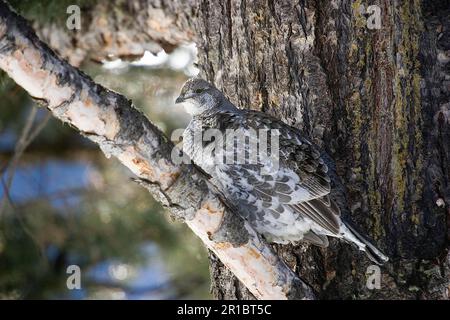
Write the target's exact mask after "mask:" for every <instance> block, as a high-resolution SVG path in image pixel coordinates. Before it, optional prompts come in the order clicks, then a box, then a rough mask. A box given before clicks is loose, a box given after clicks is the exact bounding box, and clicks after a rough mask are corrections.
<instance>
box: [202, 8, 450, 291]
mask: <svg viewBox="0 0 450 320" xmlns="http://www.w3.org/2000/svg"><path fill="white" fill-rule="evenodd" d="M371 4H375V5H378V6H379V8H380V9H381V15H380V17H381V28H380V29H369V28H368V19H370V12H369V14H366V12H367V8H368V6H369V5H371ZM199 16H200V17H199V18H198V19H196V20H195V25H196V29H195V30H197V31H198V32H199V35H198V37H197V39H199V42H198V45H199V47H200V49H201V50H200V53H199V57H200V60H201V61H200V65H201V67H202V71H203V72H204V75H205V76H206V78H208V79H209V80H211V81H214V82H215V84H216V85H217V86H218V87H219V88H221V89H222V90H223V91H224V92H225V93H226V94H227V96H228V97H229V98H230V99H231V101H232V102H233V103H235V104H236V105H238V106H240V107H242V108H251V109H257V110H262V111H264V112H266V113H270V114H272V115H274V116H276V117H279V118H281V119H283V120H284V121H285V122H287V123H289V124H291V125H294V126H296V127H299V128H301V129H303V130H304V131H305V132H306V133H307V134H308V135H309V136H310V137H311V138H312V139H313V140H314V141H315V142H316V143H317V144H319V145H320V146H322V147H323V149H324V150H325V151H326V152H327V153H328V154H329V155H330V156H331V157H332V158H333V159H334V161H335V166H336V167H335V172H336V174H337V176H338V177H339V178H340V180H341V181H342V183H343V188H341V187H342V186H336V189H338V190H339V192H336V193H337V194H335V198H336V199H337V200H338V201H339V202H340V203H341V207H342V208H343V209H344V210H343V211H344V212H343V214H344V216H345V217H346V218H348V219H351V220H353V221H354V222H355V224H356V225H357V226H359V229H361V230H365V231H366V233H367V234H368V235H369V236H370V237H371V238H372V239H374V242H375V243H376V244H377V245H378V246H379V247H380V248H382V249H383V250H384V251H385V252H386V253H387V254H388V255H389V256H390V257H391V261H390V262H389V263H388V264H387V265H385V266H383V267H381V273H382V277H381V289H378V290H377V289H375V290H369V289H368V288H367V286H366V281H367V275H366V270H367V267H368V266H369V265H370V263H369V261H368V260H367V259H365V258H364V257H363V255H362V254H360V253H357V250H356V249H355V248H352V247H351V246H350V245H348V244H342V243H338V241H331V245H330V247H329V248H328V249H326V250H323V249H318V248H313V247H308V246H304V245H300V246H291V245H289V246H275V248H276V250H277V252H278V254H279V256H281V257H282V258H283V259H284V260H285V261H286V262H287V263H288V265H289V266H290V267H291V268H293V269H294V270H295V271H296V272H297V273H298V274H299V275H300V276H301V278H302V279H304V280H305V281H306V282H307V283H309V284H310V285H311V286H312V287H313V288H314V289H315V291H316V292H317V295H318V297H319V298H323V299H333V298H340V299H352V298H382V299H416V298H419V299H446V298H448V290H449V276H450V270H449V267H450V262H449V255H448V252H447V245H448V234H449V233H448V224H447V222H448V219H449V214H450V186H449V181H450V179H449V178H450V164H449V160H450V143H449V141H450V126H449V123H450V99H449V97H450V93H449V88H450V81H449V79H450V68H449V66H450V64H449V60H450V54H449V53H450V51H449V50H450V5H449V3H448V1H423V2H421V1H409V0H405V1H399V0H392V1H387V0H386V1H382V0H381V1H347V0H342V1H340V0H336V1H325V0H323V1H319V0H317V1H305V0H303V1H298V3H297V4H295V2H294V1H288V0H285V1H258V0H243V1H203V2H202V4H201V5H200V14H199ZM369 22H370V21H369ZM211 274H212V282H213V283H212V291H213V293H214V296H215V297H217V298H221V299H243V298H251V294H249V292H248V291H247V290H246V289H245V287H243V286H242V285H241V284H239V281H237V280H236V279H235V278H234V276H233V275H232V274H231V273H230V272H228V271H227V270H226V268H225V267H224V266H223V265H222V264H221V263H220V262H219V261H218V260H217V259H214V258H212V259H211Z"/></svg>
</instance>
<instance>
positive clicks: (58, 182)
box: [0, 0, 210, 299]
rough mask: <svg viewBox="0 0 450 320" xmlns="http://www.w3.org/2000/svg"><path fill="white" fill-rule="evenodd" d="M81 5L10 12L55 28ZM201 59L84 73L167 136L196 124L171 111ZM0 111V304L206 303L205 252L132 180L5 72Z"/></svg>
mask: <svg viewBox="0 0 450 320" xmlns="http://www.w3.org/2000/svg"><path fill="white" fill-rule="evenodd" d="M69 2H70V3H69ZM83 2H86V1H22V0H21V1H10V3H11V4H12V5H13V6H14V8H15V9H17V10H18V12H19V13H21V14H22V15H23V16H24V17H26V18H27V19H29V20H32V21H36V20H39V19H45V20H46V22H48V21H49V20H51V21H53V22H54V23H65V18H66V15H62V16H61V15H60V14H58V12H60V11H61V10H62V11H61V12H65V8H66V7H67V6H68V5H69V4H73V3H78V4H82V3H83ZM58 8H60V9H61V10H58ZM195 59H196V49H195V47H194V46H193V45H187V46H183V47H179V48H176V49H175V50H173V51H172V52H171V53H170V54H167V53H165V52H164V51H160V52H158V53H156V54H152V53H150V52H146V53H145V55H144V56H143V57H142V58H140V59H138V60H132V61H122V60H120V59H112V60H111V61H103V62H101V63H100V62H93V61H89V62H84V63H83V65H82V66H81V70H83V71H84V72H85V73H87V74H88V75H90V76H91V77H92V78H93V79H94V80H95V81H96V82H98V83H100V84H102V85H104V86H106V87H107V88H110V89H112V90H115V91H117V92H120V93H122V94H124V95H125V96H127V97H128V98H130V99H132V100H133V102H134V103H135V105H136V106H137V107H138V108H139V109H141V110H142V111H143V112H144V113H145V114H147V115H149V116H150V118H151V119H152V120H153V122H154V123H156V124H157V125H158V126H159V127H160V128H161V129H162V130H163V131H165V132H166V133H170V132H171V131H172V130H173V129H175V128H184V127H185V126H186V124H187V122H188V120H189V119H188V117H187V115H186V114H185V113H184V110H182V109H181V108H179V107H178V106H175V105H174V99H175V97H176V96H177V94H178V93H179V90H180V88H181V85H182V83H183V82H184V81H185V80H186V79H187V78H188V77H189V76H192V75H194V74H195V73H196V68H195V67H194V62H195ZM0 104H1V108H0V172H1V187H0V298H1V299H21V298H25V299H26V298H38V299H45V298H53V299H61V298H62V299H90V298H94V299H183V298H200V299H201V298H209V297H210V296H209V273H208V261H207V254H206V250H205V249H204V248H203V246H202V245H201V243H200V241H199V240H198V239H197V238H196V237H195V236H194V235H193V234H192V232H190V231H189V230H187V228H186V227H185V226H184V225H182V224H180V223H176V222H171V221H170V219H169V218H168V217H166V216H165V213H164V212H163V209H162V208H161V207H160V206H159V205H158V204H157V203H156V202H155V201H153V199H152V198H151V196H150V195H149V193H148V192H147V191H146V190H145V189H144V188H142V187H140V186H139V185H137V184H136V183H134V182H133V181H132V180H131V177H132V174H131V172H129V171H128V169H126V168H125V167H123V166H121V165H120V164H119V163H118V161H116V160H115V159H106V158H105V156H104V155H103V154H102V152H101V151H100V150H99V149H98V148H97V147H96V146H95V145H94V144H93V143H91V142H90V141H88V140H87V139H85V138H83V137H82V136H80V135H79V134H78V133H77V132H76V131H74V130H72V129H71V128H70V127H68V126H64V125H62V123H61V122H59V121H58V120H56V119H54V118H52V117H51V116H50V115H49V114H48V112H47V110H45V109H42V108H38V107H37V105H36V103H35V102H33V101H32V100H31V99H30V98H29V97H28V95H27V94H26V93H25V91H24V90H22V89H21V88H20V87H19V86H17V85H16V84H15V83H14V82H13V81H12V80H11V79H9V78H8V77H7V76H6V75H5V74H4V73H3V72H2V71H0ZM71 264H76V265H79V266H80V268H81V272H82V281H81V285H82V289H81V290H68V289H67V287H66V280H67V277H68V274H67V273H66V268H67V266H68V265H71Z"/></svg>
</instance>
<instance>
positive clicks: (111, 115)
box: [0, 1, 314, 299]
mask: <svg viewBox="0 0 450 320" xmlns="http://www.w3.org/2000/svg"><path fill="white" fill-rule="evenodd" d="M0 68H1V69H3V70H4V71H6V72H7V73H8V75H9V76H10V77H11V78H12V79H14V81H15V82H16V83H17V84H18V85H20V86H21V87H23V88H24V89H25V90H26V91H27V92H28V93H29V94H30V96H32V97H33V98H35V99H38V100H40V101H41V102H42V104H44V105H45V106H46V107H47V108H48V109H49V110H50V112H51V113H52V114H53V116H55V117H56V118H58V119H60V120H61V121H63V122H64V123H67V124H69V125H71V126H72V127H74V128H75V129H76V130H78V131H79V132H80V133H81V134H83V135H84V136H86V137H88V138H89V139H90V140H92V141H94V142H95V143H97V144H98V145H99V147H100V148H101V149H102V151H103V152H104V153H105V155H106V156H107V157H109V156H115V157H117V158H118V159H119V160H120V161H121V162H122V163H123V164H124V165H125V166H127V167H128V168H129V169H130V170H131V171H132V172H133V173H134V174H135V175H136V176H137V177H138V178H139V179H140V181H141V183H142V184H143V185H145V186H146V187H147V188H148V189H149V190H150V192H151V193H152V195H153V196H154V197H155V198H156V199H157V200H158V201H160V202H161V203H162V204H163V205H164V206H166V207H167V208H168V209H169V210H170V211H171V212H172V213H173V214H175V215H176V216H178V217H182V218H183V219H184V220H185V222H186V223H187V225H188V226H189V227H190V228H191V229H192V231H193V232H194V233H195V234H196V235H197V236H198V237H200V239H201V240H202V241H203V242H204V244H205V245H206V246H207V247H208V248H209V249H210V250H212V251H213V252H214V253H215V254H216V255H217V256H218V258H219V259H220V260H221V261H222V262H223V263H224V264H225V265H226V266H227V267H228V268H229V269H230V270H231V271H232V272H233V273H234V274H235V275H236V276H237V278H238V279H239V280H240V281H241V282H242V283H244V285H245V286H246V287H247V288H248V289H249V290H250V291H251V292H252V293H253V295H255V297H257V298H259V299H314V294H313V292H312V290H311V288H310V287H309V286H307V285H306V284H305V283H304V282H303V281H301V280H300V279H299V278H298V277H297V276H296V275H295V274H294V273H293V272H292V271H291V270H290V269H289V268H288V267H287V266H286V264H285V263H284V262H282V261H281V260H280V259H279V258H278V256H277V255H276V254H275V253H274V252H273V250H272V249H271V248H270V247H269V246H268V245H267V244H266V243H265V242H264V241H263V240H262V239H261V238H260V237H259V236H258V234H257V233H256V232H255V231H254V230H253V229H252V228H251V227H250V226H249V225H248V224H247V223H246V222H245V221H243V220H242V219H241V218H239V217H238V216H237V215H236V214H233V213H232V212H231V210H230V209H229V207H228V206H226V205H225V203H224V202H223V201H222V200H221V199H220V197H218V196H217V195H216V193H215V192H214V189H213V187H212V186H211V185H210V184H209V182H208V178H207V177H206V176H205V175H204V174H203V173H202V172H201V171H200V170H198V169H197V168H196V167H195V166H193V165H187V164H183V165H176V164H174V162H173V161H172V160H171V159H172V158H171V153H172V150H173V147H174V146H173V144H172V142H171V141H169V140H168V139H167V138H166V137H165V136H164V135H163V133H161V131H160V130H159V129H158V128H157V127H156V126H155V125H153V124H152V123H151V122H150V121H149V120H148V119H147V118H146V117H145V116H144V115H143V114H142V113H141V112H139V111H138V110H137V109H135V108H134V106H133V104H132V102H131V101H130V100H128V99H126V98H125V97H124V96H122V95H120V94H118V93H115V92H112V91H110V90H108V89H106V88H104V87H102V86H100V85H98V84H96V83H94V82H93V81H92V80H91V79H90V78H89V77H88V76H86V75H85V74H83V73H82V72H81V71H79V70H78V69H76V68H74V67H72V66H71V65H70V64H68V63H67V62H66V61H64V60H62V59H60V58H59V57H57V56H56V54H55V53H54V52H53V51H52V50H51V49H50V48H49V47H48V46H47V45H45V44H44V43H42V42H41V41H40V40H39V39H38V37H37V36H36V35H35V33H34V31H33V30H32V29H31V28H30V27H29V25H28V23H27V22H26V21H25V20H24V19H23V18H22V17H20V16H18V15H17V14H16V13H15V12H13V11H12V10H11V9H10V8H9V6H8V5H7V4H6V3H5V2H3V1H0ZM229 239H233V241H231V240H229Z"/></svg>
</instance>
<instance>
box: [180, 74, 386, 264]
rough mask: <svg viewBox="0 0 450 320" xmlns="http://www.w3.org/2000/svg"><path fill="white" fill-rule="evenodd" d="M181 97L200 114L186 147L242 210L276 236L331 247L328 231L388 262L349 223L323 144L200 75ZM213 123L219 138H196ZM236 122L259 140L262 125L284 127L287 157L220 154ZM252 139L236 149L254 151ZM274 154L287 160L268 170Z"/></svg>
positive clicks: (263, 230) (240, 130)
mask: <svg viewBox="0 0 450 320" xmlns="http://www.w3.org/2000/svg"><path fill="white" fill-rule="evenodd" d="M176 102H177V103H180V102H183V103H184V106H185V108H186V110H187V112H189V113H190V114H191V115H192V116H193V118H192V120H191V122H190V123H189V125H188V127H187V128H186V130H185V132H184V135H183V150H184V151H185V152H186V153H187V154H188V155H189V156H190V158H191V159H192V160H193V161H194V162H195V163H196V164H197V165H198V166H200V167H201V168H202V169H203V170H205V171H206V172H207V173H208V174H210V175H211V176H212V179H213V182H214V184H216V186H217V187H218V188H219V189H220V191H221V192H222V193H223V194H224V195H225V196H226V197H227V199H229V200H230V201H231V202H232V203H233V204H235V205H236V207H237V208H239V210H238V211H239V213H240V214H241V215H242V216H243V217H244V218H245V219H246V220H247V221H249V223H250V224H251V225H252V226H253V227H254V228H255V229H256V230H257V231H258V232H259V233H261V234H263V235H264V236H265V237H266V238H267V239H268V240H269V241H272V242H277V243H289V242H297V241H301V240H303V241H308V242H310V243H312V244H315V245H318V246H322V247H326V246H328V239H327V236H333V237H338V238H343V239H345V240H347V241H350V242H353V243H355V244H356V245H357V246H358V247H359V248H360V249H361V250H364V251H366V252H367V254H368V256H369V257H370V258H371V259H372V260H374V261H375V262H377V263H382V262H385V261H387V257H386V256H384V255H383V254H382V253H381V252H380V251H379V250H378V249H376V248H375V247H374V246H373V245H371V244H370V243H369V242H367V241H366V240H365V239H364V238H363V237H362V236H360V235H359V234H357V233H356V232H355V231H354V230H352V229H351V228H349V227H348V226H346V225H345V224H344V223H343V222H342V220H341V218H340V210H339V208H338V207H337V205H336V204H335V203H334V202H333V201H332V200H331V199H330V197H329V194H330V190H331V186H330V178H329V177H328V175H327V171H328V168H327V166H326V165H325V163H324V162H323V160H322V159H321V157H320V153H319V151H318V150H317V149H316V148H315V146H314V145H313V144H312V143H311V142H309V141H308V140H307V139H305V138H304V137H302V135H301V133H300V131H299V130H298V129H296V128H293V127H291V126H288V125H286V124H285V123H283V122H282V121H280V120H277V119H275V118H273V117H271V116H269V115H266V114H264V113H261V112H257V111H251V110H244V109H238V108H236V107H235V106H234V105H233V104H232V103H231V102H230V101H229V100H228V99H227V98H226V97H225V96H224V95H223V94H222V92H220V91H219V90H218V89H217V88H215V87H214V86H213V85H211V84H210V83H208V82H206V81H205V80H202V79H199V78H193V79H190V80H188V81H187V82H186V83H185V85H184V86H183V88H182V90H181V94H180V96H179V97H178V98H177V101H176ZM208 129H215V130H216V131H217V133H221V135H219V134H218V135H217V136H215V135H214V134H213V135H212V136H213V137H214V138H211V139H210V140H211V141H202V140H200V141H199V140H196V139H195V134H198V133H205V132H208ZM229 129H232V130H236V132H238V133H239V134H241V135H243V136H245V137H246V139H248V140H247V141H252V139H253V140H254V139H257V137H255V134H254V133H255V132H257V131H258V130H260V129H268V130H274V129H277V130H278V132H279V157H277V158H276V159H272V158H270V157H264V156H263V155H260V154H257V155H256V161H255V162H253V163H227V162H222V161H217V159H221V158H223V157H226V156H227V152H230V151H228V150H227V149H226V148H225V147H220V146H225V145H226V142H227V141H224V140H226V139H225V137H226V133H225V132H226V130H229ZM210 131H211V130H210ZM213 131H214V130H213ZM205 140H209V139H205ZM250 145H251V143H246V144H244V145H242V146H241V148H237V149H234V150H233V152H235V153H236V154H238V153H241V152H242V153H243V154H246V155H247V156H249V154H248V153H250V152H251V150H250V149H249V146H250ZM269 145H270V144H269ZM228 156H230V155H228ZM233 156H235V155H234V154H233ZM274 160H277V162H278V164H279V167H278V170H276V171H274V172H272V173H271V174H262V173H261V169H262V168H263V167H265V166H266V167H267V166H268V167H270V166H273V165H274Z"/></svg>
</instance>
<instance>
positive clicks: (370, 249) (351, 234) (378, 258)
mask: <svg viewBox="0 0 450 320" xmlns="http://www.w3.org/2000/svg"><path fill="white" fill-rule="evenodd" d="M342 229H343V230H342ZM341 230H342V231H344V233H343V237H344V239H345V240H347V241H350V242H353V243H355V244H356V245H357V246H358V247H359V249H360V250H363V251H364V252H365V253H366V254H367V256H368V257H369V259H370V260H372V261H373V262H375V263H376V264H378V265H382V264H384V263H386V262H387V261H388V260H389V258H388V257H387V256H386V255H385V254H384V253H382V252H381V251H380V250H379V249H377V248H376V247H375V246H374V245H373V244H372V243H370V242H369V240H367V239H366V238H365V237H363V236H362V235H361V234H359V233H358V232H357V231H356V230H355V229H353V227H351V226H350V225H349V224H344V223H343V224H342V227H341Z"/></svg>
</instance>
